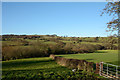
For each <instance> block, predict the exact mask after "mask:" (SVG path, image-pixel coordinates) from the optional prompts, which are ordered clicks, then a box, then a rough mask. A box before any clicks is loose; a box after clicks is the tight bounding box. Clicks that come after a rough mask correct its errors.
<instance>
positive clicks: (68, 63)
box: [50, 54, 94, 72]
mask: <svg viewBox="0 0 120 80" xmlns="http://www.w3.org/2000/svg"><path fill="white" fill-rule="evenodd" d="M50 58H52V59H53V60H55V61H56V62H57V64H60V65H62V66H65V67H68V68H72V69H78V70H84V71H87V72H93V70H94V63H93V62H87V61H86V60H79V59H67V58H63V57H59V56H55V55H53V54H51V55H50Z"/></svg>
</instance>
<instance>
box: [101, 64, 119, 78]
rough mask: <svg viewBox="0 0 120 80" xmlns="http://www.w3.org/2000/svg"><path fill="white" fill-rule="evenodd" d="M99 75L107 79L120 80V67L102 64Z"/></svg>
mask: <svg viewBox="0 0 120 80" xmlns="http://www.w3.org/2000/svg"><path fill="white" fill-rule="evenodd" d="M99 69H100V70H99V75H100V76H104V77H106V78H113V79H120V66H117V65H113V64H109V63H104V62H100V63H99Z"/></svg>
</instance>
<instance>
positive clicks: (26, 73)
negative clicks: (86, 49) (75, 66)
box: [2, 57, 69, 80]
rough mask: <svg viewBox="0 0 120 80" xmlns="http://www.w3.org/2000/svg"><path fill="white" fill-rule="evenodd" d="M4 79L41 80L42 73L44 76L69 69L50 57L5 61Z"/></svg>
mask: <svg viewBox="0 0 120 80" xmlns="http://www.w3.org/2000/svg"><path fill="white" fill-rule="evenodd" d="M2 65H3V66H2V67H3V69H2V70H3V72H2V78H3V79H4V80H6V79H10V78H15V77H16V78H23V79H24V78H28V79H29V78H35V77H37V78H41V76H40V73H42V72H44V74H43V75H45V74H47V73H50V72H51V73H53V72H56V71H57V72H61V71H62V72H64V71H65V72H66V71H69V69H67V68H65V67H62V66H60V65H58V64H56V63H55V61H53V60H51V59H50V58H49V57H44V58H28V59H18V60H10V61H3V63H2Z"/></svg>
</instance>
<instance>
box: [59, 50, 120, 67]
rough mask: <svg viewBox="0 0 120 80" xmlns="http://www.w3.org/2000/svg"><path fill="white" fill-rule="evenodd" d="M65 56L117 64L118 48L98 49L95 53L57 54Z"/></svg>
mask: <svg viewBox="0 0 120 80" xmlns="http://www.w3.org/2000/svg"><path fill="white" fill-rule="evenodd" d="M57 56H61V57H65V58H73V59H84V60H87V61H89V62H95V63H96V62H101V61H103V62H107V63H111V64H115V65H118V50H98V51H96V53H84V54H66V55H57Z"/></svg>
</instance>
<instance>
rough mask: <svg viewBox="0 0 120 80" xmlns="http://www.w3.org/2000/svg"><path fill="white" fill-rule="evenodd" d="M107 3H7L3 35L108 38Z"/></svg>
mask: <svg viewBox="0 0 120 80" xmlns="http://www.w3.org/2000/svg"><path fill="white" fill-rule="evenodd" d="M105 4H106V3H105V2H3V4H2V34H18V35H22V34H26V35H34V34H37V35H48V34H49V35H52V34H56V35H58V36H69V37H96V36H101V37H106V36H107V35H109V33H108V32H106V28H107V24H106V23H107V22H109V21H110V20H111V17H110V16H109V15H106V14H105V15H103V16H100V14H101V12H102V9H103V8H104V7H105Z"/></svg>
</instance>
